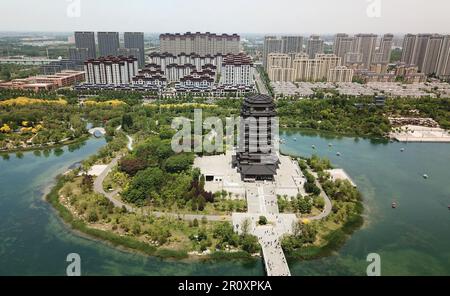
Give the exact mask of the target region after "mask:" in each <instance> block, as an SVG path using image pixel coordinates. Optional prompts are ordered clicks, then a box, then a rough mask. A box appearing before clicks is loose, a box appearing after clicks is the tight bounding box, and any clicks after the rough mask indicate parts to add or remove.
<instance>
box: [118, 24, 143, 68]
mask: <svg viewBox="0 0 450 296" xmlns="http://www.w3.org/2000/svg"><path fill="white" fill-rule="evenodd" d="M123 39H124V47H125V48H126V49H130V50H131V51H132V52H134V53H136V49H137V50H138V53H139V54H138V55H137V56H136V58H137V59H138V62H139V67H140V68H142V67H143V66H144V64H145V49H144V33H143V32H125V33H123Z"/></svg>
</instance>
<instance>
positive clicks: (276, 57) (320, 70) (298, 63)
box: [267, 53, 353, 82]
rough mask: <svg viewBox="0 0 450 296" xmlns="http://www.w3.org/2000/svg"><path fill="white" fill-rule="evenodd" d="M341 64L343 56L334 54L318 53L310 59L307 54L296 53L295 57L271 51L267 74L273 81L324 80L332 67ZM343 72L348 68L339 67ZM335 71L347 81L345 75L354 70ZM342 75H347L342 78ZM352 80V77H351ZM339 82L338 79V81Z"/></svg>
mask: <svg viewBox="0 0 450 296" xmlns="http://www.w3.org/2000/svg"><path fill="white" fill-rule="evenodd" d="M340 66H341V58H340V57H338V56H336V55H334V54H316V58H314V59H310V58H309V56H308V55H307V54H302V53H300V54H296V55H295V57H294V59H292V57H291V55H289V54H285V53H270V54H269V56H268V63H267V74H268V75H269V79H270V80H271V81H322V80H327V79H328V75H329V74H330V70H331V69H336V68H338V67H340ZM339 69H340V70H341V72H343V71H344V70H345V69H347V68H345V69H344V68H339ZM341 72H336V73H335V72H333V73H332V74H333V75H335V77H337V78H333V79H342V80H345V81H347V80H348V79H347V78H348V77H347V76H345V75H349V74H351V78H353V71H351V72H349V71H347V72H345V73H341ZM342 77H345V79H344V78H342ZM350 80H351V79H350ZM337 82H338V81H337Z"/></svg>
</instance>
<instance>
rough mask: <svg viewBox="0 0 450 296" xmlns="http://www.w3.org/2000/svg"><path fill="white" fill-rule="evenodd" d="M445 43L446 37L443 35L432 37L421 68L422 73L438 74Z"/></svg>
mask: <svg viewBox="0 0 450 296" xmlns="http://www.w3.org/2000/svg"><path fill="white" fill-rule="evenodd" d="M443 43H444V36H442V35H432V36H430V38H429V39H428V43H427V47H426V50H425V55H424V58H423V64H422V67H420V68H419V69H420V70H421V72H422V73H424V74H426V75H429V74H433V73H434V74H436V71H437V68H438V62H439V55H440V53H441V48H442V45H443Z"/></svg>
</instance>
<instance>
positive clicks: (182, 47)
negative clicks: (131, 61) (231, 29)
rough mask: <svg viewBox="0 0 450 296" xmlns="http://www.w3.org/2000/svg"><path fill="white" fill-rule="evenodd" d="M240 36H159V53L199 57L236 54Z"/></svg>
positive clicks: (238, 49)
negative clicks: (197, 55)
mask: <svg viewBox="0 0 450 296" xmlns="http://www.w3.org/2000/svg"><path fill="white" fill-rule="evenodd" d="M240 40H241V38H240V36H239V35H237V34H233V35H228V34H222V35H218V34H212V33H209V32H206V33H200V32H197V33H191V32H187V33H185V34H179V33H177V34H168V33H167V34H161V35H160V36H159V42H160V52H168V53H171V54H175V55H177V54H180V53H186V54H190V53H196V54H199V55H202V56H204V55H214V54H218V53H221V54H228V53H232V54H237V53H239V51H240V47H239V46H240Z"/></svg>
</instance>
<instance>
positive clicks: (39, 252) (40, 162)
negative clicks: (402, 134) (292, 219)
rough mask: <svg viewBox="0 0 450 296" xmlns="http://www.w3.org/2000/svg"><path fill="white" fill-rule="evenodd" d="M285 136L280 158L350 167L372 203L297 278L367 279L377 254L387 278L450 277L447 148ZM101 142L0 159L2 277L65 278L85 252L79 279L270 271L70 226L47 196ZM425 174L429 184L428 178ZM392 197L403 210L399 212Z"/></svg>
mask: <svg viewBox="0 0 450 296" xmlns="http://www.w3.org/2000/svg"><path fill="white" fill-rule="evenodd" d="M282 137H283V138H285V139H286V143H285V144H284V145H283V146H282V151H283V152H286V153H291V154H301V155H310V154H312V153H317V154H318V155H320V156H327V157H328V158H330V159H331V160H332V162H333V164H334V165H335V166H336V167H342V168H344V169H345V170H346V171H347V173H348V174H349V175H350V176H351V177H352V178H353V180H354V182H355V183H356V184H357V185H358V187H359V189H360V190H361V192H362V193H363V195H364V199H365V201H364V203H365V206H366V213H365V215H366V225H365V226H364V228H363V229H361V230H358V231H357V232H356V233H355V234H354V235H353V236H352V237H351V238H350V239H349V241H348V242H347V243H346V244H345V246H344V247H343V248H342V249H341V250H340V251H339V252H338V254H336V255H335V256H332V257H328V258H323V259H319V260H313V261H297V260H295V261H292V262H290V267H291V272H292V274H294V275H327V274H337V275H350V274H360V275H363V274H365V270H366V266H367V262H366V261H365V259H366V256H367V254H369V253H373V252H374V253H378V254H380V256H381V268H382V274H386V275H388V274H389V275H390V274H398V275H408V274H414V275H422V274H424V275H442V274H445V275H450V211H449V210H448V209H447V206H448V205H449V204H450V145H449V144H400V143H389V144H381V143H376V142H373V141H369V140H362V139H360V140H355V139H353V138H328V137H324V136H323V135H322V136H321V137H319V136H317V135H315V134H311V133H305V132H302V133H300V132H290V133H289V134H287V133H284V134H283V135H282ZM294 138H296V139H297V140H296V141H294ZM328 143H332V144H333V146H332V147H328ZM313 144H314V145H315V146H316V147H317V148H316V149H315V150H313V149H312V148H311V145H313ZM103 145H104V140H102V139H90V140H88V141H86V142H85V143H84V145H81V146H80V147H76V148H72V149H69V148H67V147H65V148H63V149H58V150H56V151H54V150H52V151H50V152H47V153H40V154H37V153H36V152H25V153H23V155H16V154H10V155H9V159H5V158H0V275H64V274H65V270H66V266H67V264H68V263H67V262H66V256H67V255H68V254H69V253H78V254H80V256H81V269H82V274H83V275H263V274H264V270H263V264H262V262H261V261H260V260H251V261H240V260H227V261H174V260H162V259H158V258H154V257H147V256H142V255H138V254H132V253H128V252H123V251H120V250H118V249H115V248H113V247H110V246H108V245H107V244H105V243H103V242H97V241H93V240H90V239H87V238H83V237H80V236H78V235H76V234H74V233H73V232H71V231H70V230H69V229H67V227H66V226H64V225H63V224H62V223H61V221H60V220H59V219H58V218H57V216H56V214H55V213H54V211H53V210H52V208H51V207H50V206H49V205H48V204H47V203H46V202H45V201H44V200H43V198H42V192H43V191H44V189H45V188H47V187H48V185H49V184H51V182H53V180H54V177H55V176H56V175H57V174H58V173H62V172H64V171H65V170H66V169H67V168H68V167H69V166H70V165H72V164H74V163H76V162H78V161H81V160H82V159H85V158H87V157H88V156H89V155H91V154H94V153H95V152H96V151H97V150H98V149H99V148H100V147H101V146H103ZM402 147H404V148H406V150H405V152H403V153H402V152H400V149H401V148H402ZM337 151H339V152H340V153H341V156H340V157H338V156H336V152H337ZM425 173H426V174H428V175H429V179H426V180H425V179H423V178H422V175H423V174H425ZM393 200H395V201H397V203H398V205H399V206H398V208H397V209H395V210H393V209H391V202H392V201H393Z"/></svg>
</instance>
